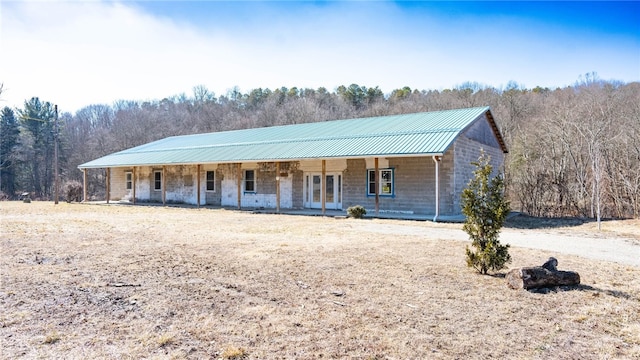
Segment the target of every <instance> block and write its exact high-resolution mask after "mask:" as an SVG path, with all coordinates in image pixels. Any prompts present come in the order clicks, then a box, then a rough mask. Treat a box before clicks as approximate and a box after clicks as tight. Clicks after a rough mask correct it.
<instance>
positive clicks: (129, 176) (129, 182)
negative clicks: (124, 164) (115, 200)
mask: <svg viewBox="0 0 640 360" xmlns="http://www.w3.org/2000/svg"><path fill="white" fill-rule="evenodd" d="M124 181H125V184H126V189H127V190H131V189H132V188H133V173H132V172H131V171H127V172H125V173H124Z"/></svg>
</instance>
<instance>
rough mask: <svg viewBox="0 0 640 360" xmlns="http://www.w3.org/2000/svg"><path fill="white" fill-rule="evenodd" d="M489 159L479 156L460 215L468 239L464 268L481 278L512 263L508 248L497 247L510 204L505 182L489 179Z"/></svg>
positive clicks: (498, 177) (503, 246) (497, 177)
mask: <svg viewBox="0 0 640 360" xmlns="http://www.w3.org/2000/svg"><path fill="white" fill-rule="evenodd" d="M490 160H491V158H490V157H489V156H487V155H485V154H484V152H482V153H481V154H480V158H479V159H478V161H477V162H473V163H472V164H473V165H475V166H476V169H475V170H474V171H473V175H474V177H473V178H472V179H471V181H469V185H467V188H466V189H464V190H463V192H462V204H461V205H462V213H463V214H464V215H465V217H466V220H465V223H464V226H463V229H464V231H466V232H467V234H469V237H470V238H471V241H472V242H471V245H472V246H473V247H474V248H475V249H470V248H469V247H468V246H467V249H466V253H467V266H469V267H473V268H474V269H476V270H477V271H478V272H479V273H481V274H486V273H487V272H488V271H489V270H492V271H497V270H501V269H504V268H505V267H506V264H507V263H509V262H510V261H511V255H509V245H502V244H500V240H498V234H499V232H500V228H502V225H503V224H504V222H505V220H506V219H507V215H508V214H509V202H508V201H507V200H506V199H505V196H504V180H503V179H502V177H501V176H496V177H493V178H490V176H491V172H492V170H493V167H492V166H491V165H490V164H489V161H490Z"/></svg>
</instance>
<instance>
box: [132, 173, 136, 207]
mask: <svg viewBox="0 0 640 360" xmlns="http://www.w3.org/2000/svg"><path fill="white" fill-rule="evenodd" d="M131 192H132V194H131V197H132V200H133V204H134V205H135V204H136V167H135V166H134V167H133V169H131Z"/></svg>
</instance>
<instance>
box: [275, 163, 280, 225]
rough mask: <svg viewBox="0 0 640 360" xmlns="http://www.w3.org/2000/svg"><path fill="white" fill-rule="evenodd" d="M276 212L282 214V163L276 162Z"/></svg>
mask: <svg viewBox="0 0 640 360" xmlns="http://www.w3.org/2000/svg"><path fill="white" fill-rule="evenodd" d="M276 212H278V213H279V212H280V161H276Z"/></svg>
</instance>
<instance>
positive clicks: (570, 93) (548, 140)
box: [0, 75, 640, 218]
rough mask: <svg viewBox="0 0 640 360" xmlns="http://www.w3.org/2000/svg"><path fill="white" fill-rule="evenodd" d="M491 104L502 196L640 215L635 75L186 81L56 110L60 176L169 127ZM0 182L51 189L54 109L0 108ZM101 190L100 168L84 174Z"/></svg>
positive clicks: (44, 193)
mask: <svg viewBox="0 0 640 360" xmlns="http://www.w3.org/2000/svg"><path fill="white" fill-rule="evenodd" d="M486 105H488V106H491V110H492V112H493V115H494V116H495V118H496V121H497V123H498V125H499V126H500V129H501V131H502V134H503V136H504V138H505V140H506V142H507V146H508V148H509V154H508V156H507V160H506V164H505V169H504V171H505V177H506V184H507V190H508V196H509V198H510V200H511V202H512V206H513V207H514V209H515V210H520V211H523V212H526V213H528V214H530V215H534V216H554V217H558V216H581V217H596V216H597V215H598V213H600V214H601V216H602V217H617V218H620V217H636V218H637V217H639V216H640V83H637V82H634V83H618V82H608V81H601V80H598V79H597V78H596V76H595V75H587V76H586V78H585V79H582V80H581V81H580V82H578V83H576V85H574V86H570V87H565V88H558V89H547V88H540V87H537V88H534V89H525V88H522V87H520V86H518V85H517V84H510V85H509V86H507V88H505V89H496V88H492V87H486V86H482V85H481V84H477V83H467V84H463V85H461V86H459V87H457V88H455V89H446V90H441V91H439V90H417V89H410V88H408V87H404V88H402V89H396V90H393V91H391V93H389V94H385V93H383V91H382V90H381V89H379V88H378V87H374V88H368V87H366V86H360V85H357V84H352V85H350V86H340V87H338V88H337V89H335V91H329V90H327V89H325V88H318V89H306V88H305V89H299V88H296V87H293V88H286V87H282V88H279V89H275V90H270V89H260V88H258V89H253V90H251V91H249V92H247V93H242V92H240V91H238V90H237V89H234V90H232V91H229V92H228V93H227V94H225V95H222V96H216V94H214V93H212V92H210V91H209V90H207V88H206V87H204V86H196V87H195V88H194V89H193V94H192V95H190V96H187V95H179V96H174V97H170V98H165V99H162V100H158V101H148V102H136V101H119V102H117V103H115V104H113V105H99V104H96V105H89V106H87V107H85V108H83V109H80V110H79V111H77V112H76V113H75V114H70V113H61V114H59V115H58V125H59V141H60V152H59V159H60V164H59V168H60V174H61V175H60V176H61V184H64V182H65V181H69V180H78V181H81V178H82V173H81V172H80V171H79V170H78V169H77V166H78V165H79V164H81V163H84V162H87V161H89V160H93V159H95V158H98V157H100V156H103V155H106V154H109V153H112V152H116V151H119V150H123V149H126V148H130V147H133V146H137V145H140V144H144V143H147V142H150V141H153V140H157V139H161V138H164V137H167V136H172V135H184V134H194V133H203V132H214V131H224V130H234V129H244V128H255V127H265V126H274V125H285V124H295V123H304V122H316V121H327V120H335V119H345V118H358V117H368V116H380V115H390V114H403V113H413V112H424V111H435V110H443V109H454V108H465V107H475V106H486ZM1 117H2V124H1V125H2V126H1V139H2V142H1V146H0V165H1V168H0V171H1V174H0V175H1V176H0V178H1V184H0V187H1V188H0V190H1V191H2V194H1V195H2V197H4V198H15V197H16V196H17V194H19V193H21V192H25V191H26V192H32V193H34V194H35V196H36V197H39V198H50V197H51V196H52V193H53V171H52V169H53V163H54V162H53V146H54V135H55V131H54V119H55V117H56V114H55V113H54V107H53V105H52V104H50V103H48V102H45V101H42V100H40V99H38V98H32V99H30V100H28V101H25V104H24V107H23V108H20V109H10V108H6V107H5V108H4V109H3V110H2V112H1ZM88 188H89V194H90V196H96V197H97V198H101V196H103V195H102V194H103V193H104V171H102V170H93V171H89V184H88Z"/></svg>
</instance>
